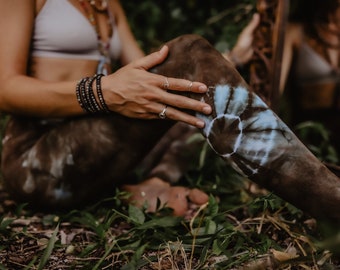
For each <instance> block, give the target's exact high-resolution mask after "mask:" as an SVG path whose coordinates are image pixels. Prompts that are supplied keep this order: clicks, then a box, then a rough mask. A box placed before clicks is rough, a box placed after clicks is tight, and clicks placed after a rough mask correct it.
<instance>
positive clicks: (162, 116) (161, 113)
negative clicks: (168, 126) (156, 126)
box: [158, 105, 168, 119]
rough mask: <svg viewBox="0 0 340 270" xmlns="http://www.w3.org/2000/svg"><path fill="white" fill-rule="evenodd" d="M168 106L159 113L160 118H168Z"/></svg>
mask: <svg viewBox="0 0 340 270" xmlns="http://www.w3.org/2000/svg"><path fill="white" fill-rule="evenodd" d="M167 108H168V106H167V105H165V107H164V109H163V110H162V111H161V112H160V113H159V114H158V116H159V118H160V119H165V118H166V110H167Z"/></svg>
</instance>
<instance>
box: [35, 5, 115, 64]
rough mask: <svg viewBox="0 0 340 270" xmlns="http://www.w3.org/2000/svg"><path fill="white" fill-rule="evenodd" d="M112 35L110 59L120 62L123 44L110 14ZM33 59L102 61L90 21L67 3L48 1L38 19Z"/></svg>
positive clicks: (36, 20) (36, 21)
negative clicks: (52, 58)
mask: <svg viewBox="0 0 340 270" xmlns="http://www.w3.org/2000/svg"><path fill="white" fill-rule="evenodd" d="M110 20H111V22H112V28H113V35H112V37H111V39H110V51H109V54H110V58H111V59H117V58H119V56H120V53H121V42H120V39H119V36H118V31H117V30H116V25H115V24H114V18H113V16H112V14H110ZM31 46H32V47H31V49H32V56H37V57H57V58H67V59H86V60H98V61H100V60H102V58H103V57H102V55H101V54H100V52H99V49H98V39H97V34H96V31H95V29H94V28H93V26H92V25H91V23H90V22H89V21H88V20H87V18H86V17H85V16H84V15H83V14H82V13H80V12H79V11H78V10H77V9H76V8H75V7H74V6H73V5H72V4H71V3H70V2H69V1H68V0H46V3H45V5H44V6H43V8H42V9H41V11H40V12H39V14H38V15H37V17H36V19H35V27H34V34H33V39H32V45H31Z"/></svg>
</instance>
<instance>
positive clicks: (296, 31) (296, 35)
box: [286, 23, 304, 46]
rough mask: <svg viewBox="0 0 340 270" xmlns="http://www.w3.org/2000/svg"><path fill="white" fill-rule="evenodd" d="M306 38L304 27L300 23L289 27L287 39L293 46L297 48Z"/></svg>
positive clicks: (291, 24)
mask: <svg viewBox="0 0 340 270" xmlns="http://www.w3.org/2000/svg"><path fill="white" fill-rule="evenodd" d="M303 36H304V33H303V26H302V25H301V24H298V23H290V24H288V26H287V31H286V39H287V41H288V42H290V43H291V44H293V45H295V46H297V45H299V44H300V43H301V41H302V38H303Z"/></svg>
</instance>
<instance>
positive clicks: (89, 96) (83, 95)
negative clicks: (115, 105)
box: [76, 74, 110, 113]
mask: <svg viewBox="0 0 340 270" xmlns="http://www.w3.org/2000/svg"><path fill="white" fill-rule="evenodd" d="M103 76H104V75H103V74H96V75H94V76H93V77H85V78H82V79H81V80H80V81H79V82H78V83H77V86H76V97H77V101H78V103H79V105H80V107H81V108H82V109H83V110H84V111H85V112H87V113H103V112H104V113H109V112H110V110H109V108H108V107H107V105H106V103H105V100H104V97H103V92H102V88H101V78H102V77H103ZM94 81H95V85H96V93H97V96H98V100H97V98H96V96H95V94H94V91H93V88H92V87H93V86H92V85H93V82H94Z"/></svg>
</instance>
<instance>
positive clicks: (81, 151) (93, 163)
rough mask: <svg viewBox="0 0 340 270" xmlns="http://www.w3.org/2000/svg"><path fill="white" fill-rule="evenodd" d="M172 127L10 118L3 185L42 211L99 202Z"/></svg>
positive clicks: (116, 119) (114, 120) (115, 118)
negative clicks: (43, 206) (92, 201)
mask: <svg viewBox="0 0 340 270" xmlns="http://www.w3.org/2000/svg"><path fill="white" fill-rule="evenodd" d="M171 124H172V123H171V122H169V121H157V120H155V121H143V120H137V119H129V118H125V117H122V116H119V115H116V114H113V115H111V116H96V117H78V118H72V119H67V120H65V119H64V120H60V121H45V120H41V119H29V118H23V117H12V118H11V119H10V120H9V122H8V124H7V128H6V131H5V136H4V140H3V152H2V164H1V167H2V172H3V178H4V182H5V186H6V187H7V189H8V190H9V191H10V193H11V194H12V195H13V196H14V197H15V198H17V199H21V200H26V201H29V202H31V203H35V204H39V205H41V204H43V205H46V206H60V207H65V206H70V205H71V206H75V205H78V204H79V203H82V202H88V201H91V200H95V199H98V197H99V195H102V194H103V193H105V192H106V191H113V190H114V185H115V184H117V183H119V182H121V181H123V180H124V177H125V176H126V175H127V174H128V173H130V172H131V171H132V170H133V169H134V168H135V166H136V164H137V163H138V162H140V160H141V159H142V158H143V157H144V156H145V155H146V153H147V152H149V151H150V149H151V148H152V147H153V145H154V144H155V143H156V142H157V140H158V139H159V138H160V137H161V136H162V135H163V134H164V132H166V130H167V129H168V128H169V127H170V126H171ZM155 127H157V128H155Z"/></svg>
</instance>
